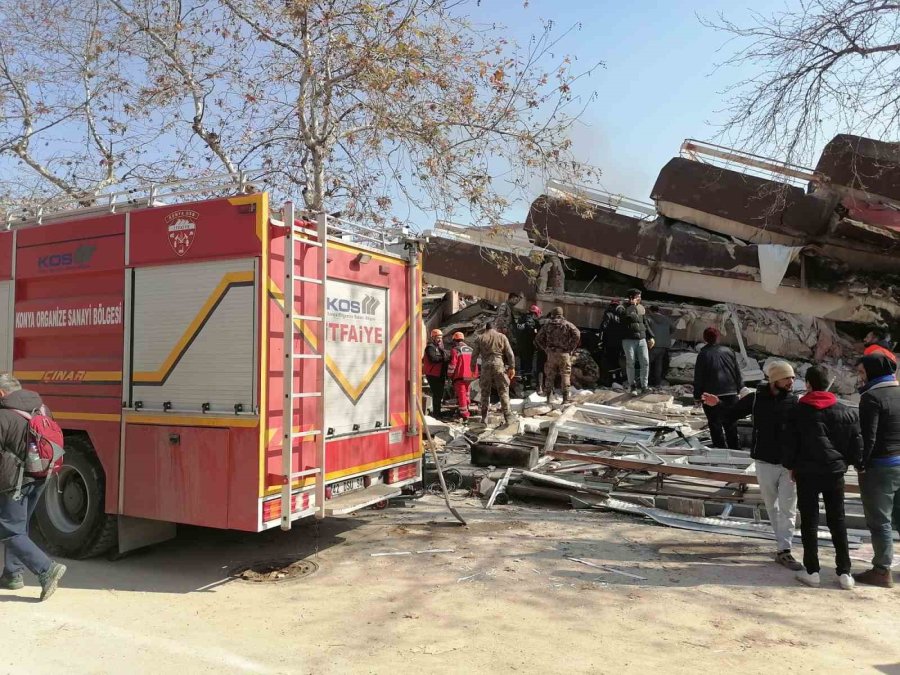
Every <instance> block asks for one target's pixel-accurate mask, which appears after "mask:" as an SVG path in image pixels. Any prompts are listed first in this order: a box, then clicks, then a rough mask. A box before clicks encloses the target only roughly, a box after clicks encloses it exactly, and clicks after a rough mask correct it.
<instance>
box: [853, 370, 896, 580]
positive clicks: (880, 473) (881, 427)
mask: <svg viewBox="0 0 900 675" xmlns="http://www.w3.org/2000/svg"><path fill="white" fill-rule="evenodd" d="M857 369H858V370H859V375H860V379H861V380H862V381H863V382H864V383H865V384H864V385H863V387H862V389H860V392H861V393H862V398H861V399H860V400H859V421H860V426H861V427H862V437H863V455H862V460H860V463H859V489H860V493H861V494H860V496H861V497H862V503H863V510H864V511H865V514H866V526H867V527H868V528H869V532H870V533H871V535H872V548H873V549H874V550H875V555H874V556H873V557H872V569H870V570H867V571H865V572H862V573H860V574H856V575H854V576H855V578H856V580H857V581H858V582H859V583H861V584H869V585H872V586H883V587H888V588H889V587H891V586H893V585H894V579H893V577H892V576H891V564H892V563H893V561H894V542H893V536H892V532H891V523H892V522H893V526H894V528H895V529H897V530H898V531H900V386H898V384H897V378H896V377H895V375H894V371H895V366H894V364H893V363H892V362H891V360H890V359H889V358H888V357H887V356H885V355H884V354H879V353H875V354H870V355H868V356H863V357H862V358H861V359H860V360H859V364H858V365H857Z"/></svg>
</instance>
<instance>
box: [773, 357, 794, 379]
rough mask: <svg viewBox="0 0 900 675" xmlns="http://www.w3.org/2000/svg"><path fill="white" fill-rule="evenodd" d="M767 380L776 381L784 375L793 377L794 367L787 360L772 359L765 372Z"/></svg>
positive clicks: (784, 376)
mask: <svg viewBox="0 0 900 675" xmlns="http://www.w3.org/2000/svg"><path fill="white" fill-rule="evenodd" d="M766 375H767V376H768V377H769V382H778V380H783V379H784V378H786V377H794V367H793V366H792V365H791V364H790V363H788V362H787V361H773V362H772V365H770V366H769V372H768V373H766Z"/></svg>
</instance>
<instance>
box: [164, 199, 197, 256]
mask: <svg viewBox="0 0 900 675" xmlns="http://www.w3.org/2000/svg"><path fill="white" fill-rule="evenodd" d="M199 217H200V214H199V213H197V212H196V211H190V210H182V211H175V212H174V213H170V214H169V215H167V216H166V223H167V224H168V229H169V246H171V247H172V250H173V251H175V254H176V255H178V257H181V256H183V255H184V254H185V253H187V252H188V249H189V248H190V247H191V246H192V245H193V243H194V238H195V237H196V236H197V219H198V218H199Z"/></svg>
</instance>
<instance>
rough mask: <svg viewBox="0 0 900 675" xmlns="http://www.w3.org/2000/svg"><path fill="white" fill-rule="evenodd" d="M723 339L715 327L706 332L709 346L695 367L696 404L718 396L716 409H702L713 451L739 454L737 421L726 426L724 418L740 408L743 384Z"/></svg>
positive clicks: (714, 407)
mask: <svg viewBox="0 0 900 675" xmlns="http://www.w3.org/2000/svg"><path fill="white" fill-rule="evenodd" d="M720 337H721V333H719V330H718V329H717V328H715V327H714V326H710V327H709V328H707V329H706V330H704V331H703V339H704V340H705V341H706V345H705V346H704V347H703V349H701V350H700V353H699V354H698V355H697V362H696V364H695V365H694V400H695V401H697V402H698V403H699V402H700V400H701V399H702V398H703V394H715V395H716V398H718V399H719V402H718V404H717V405H715V406H708V405H704V406H703V412H704V413H706V420H707V422H708V423H709V435H710V436H712V443H713V447H716V448H731V449H732V450H737V449H738V448H739V447H741V445H740V441H739V440H738V430H737V420H730V421H729V423H728V424H727V425H726V424H724V422H723V416H724V415H725V413H726V411H728V410H731V409H732V408H733V407H734V406H735V405H736V404H737V402H738V393H739V392H740V391H741V388H742V387H743V384H744V380H743V378H742V377H741V369H740V367H739V366H738V362H737V357H736V356H735V355H734V352H733V351H732V350H731V348H730V347H726V346H725V345H720V344H719V338H720Z"/></svg>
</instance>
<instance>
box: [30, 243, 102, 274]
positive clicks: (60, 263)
mask: <svg viewBox="0 0 900 675" xmlns="http://www.w3.org/2000/svg"><path fill="white" fill-rule="evenodd" d="M96 250H97V247H96V246H91V245H90V244H83V245H82V246H79V247H78V248H76V249H75V250H74V251H72V252H71V253H51V254H50V255H42V256H41V257H39V258H38V261H37V264H38V269H39V270H48V271H53V270H60V269H82V268H85V267H87V266H88V263H89V262H90V261H91V258H93V257H94V251H96Z"/></svg>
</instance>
